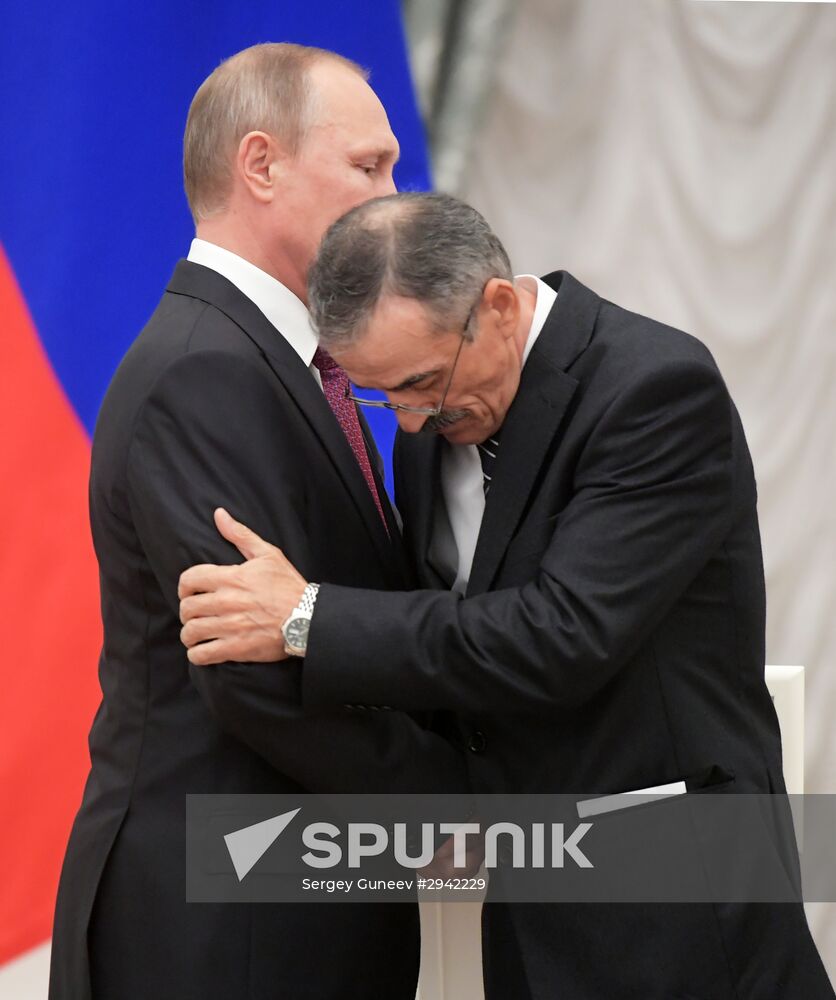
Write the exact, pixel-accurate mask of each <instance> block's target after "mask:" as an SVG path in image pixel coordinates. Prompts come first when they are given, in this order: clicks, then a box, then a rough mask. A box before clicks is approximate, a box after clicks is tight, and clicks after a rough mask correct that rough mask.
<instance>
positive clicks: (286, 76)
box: [183, 42, 369, 223]
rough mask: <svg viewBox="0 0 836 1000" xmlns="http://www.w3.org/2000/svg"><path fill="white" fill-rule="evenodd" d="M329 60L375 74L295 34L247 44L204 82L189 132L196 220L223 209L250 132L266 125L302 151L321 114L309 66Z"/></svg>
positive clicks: (188, 168) (189, 180)
mask: <svg viewBox="0 0 836 1000" xmlns="http://www.w3.org/2000/svg"><path fill="white" fill-rule="evenodd" d="M322 60H332V61H334V62H338V63H341V64H342V65H344V66H345V67H346V68H348V69H350V70H353V71H354V72H356V73H357V74H358V75H360V76H361V77H362V78H363V79H364V80H366V79H368V76H369V74H368V73H367V71H366V70H364V69H363V68H362V67H361V66H358V65H357V63H354V62H352V61H351V60H350V59H345V58H344V57H343V56H340V55H337V53H335V52H328V51H327V50H326V49H317V48H313V47H312V46H307V45H293V44H291V43H290V42H268V43H265V44H263V45H253V46H251V47H250V48H248V49H243V50H242V51H241V52H238V53H236V54H235V55H234V56H231V57H230V58H229V59H227V60H225V61H224V62H222V63H221V64H220V66H218V67H217V69H215V70H214V71H213V72H212V73H211V74H210V75H209V76H208V77H207V78H206V79H205V80H204V81H203V83H202V84H201V85H200V87H199V88H198V91H197V93H196V94H195V96H194V99H193V100H192V103H191V107H190V108H189V115H188V119H187V120H186V133H185V135H184V137H183V178H184V182H185V188H186V197H187V198H188V201H189V208H190V209H191V212H192V217H193V218H194V221H195V223H198V222H199V221H200V220H201V219H205V218H208V217H209V216H211V215H214V214H216V213H217V212H220V211H223V209H224V208H225V207H226V201H227V198H228V197H229V191H230V187H231V183H232V167H233V158H234V155H235V151H236V150H237V148H238V144H239V143H240V142H241V140H242V139H243V138H244V136H245V135H246V134H247V133H248V132H256V131H260V132H267V133H268V134H269V135H272V136H275V138H277V139H278V140H279V141H280V142H282V143H283V144H284V146H285V148H286V149H288V150H289V152H290V153H291V155H295V154H296V153H297V152H298V150H299V147H300V146H301V144H302V141H303V139H304V138H305V135H306V134H307V131H308V129H309V128H310V126H311V125H312V124H313V123H314V121H315V120H316V115H317V111H318V108H317V103H318V102H317V101H316V99H315V98H316V95H315V94H314V92H313V88H312V87H311V86H310V84H309V79H308V72H309V70H310V69H311V67H312V66H313V65H314V64H315V63H317V62H320V61H322Z"/></svg>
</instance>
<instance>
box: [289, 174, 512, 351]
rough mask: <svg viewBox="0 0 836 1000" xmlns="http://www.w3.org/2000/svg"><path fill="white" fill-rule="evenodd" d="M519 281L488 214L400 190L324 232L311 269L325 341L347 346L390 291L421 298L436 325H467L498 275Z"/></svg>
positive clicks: (312, 301) (316, 316)
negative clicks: (482, 295) (487, 218)
mask: <svg viewBox="0 0 836 1000" xmlns="http://www.w3.org/2000/svg"><path fill="white" fill-rule="evenodd" d="M494 277H497V278H507V279H508V280H509V281H513V272H512V270H511V263H510V261H509V259H508V254H507V253H506V252H505V248H504V247H503V246H502V244H501V243H500V241H499V239H498V238H497V236H496V235H495V234H494V232H493V231H492V230H491V228H490V226H489V225H488V224H487V222H486V221H485V220H484V218H483V217H482V216H481V215H480V214H479V213H478V212H477V211H476V209H475V208H471V206H470V205H466V204H465V203H464V202H462V201H459V200H458V199H457V198H453V197H451V196H450V195H446V194H416V193H414V194H394V195H388V196H387V197H385V198H375V199H373V200H372V201H367V202H364V203H363V204H362V205H358V206H357V207H356V208H353V209H352V210H351V211H350V212H347V213H346V214H345V215H344V216H342V218H340V219H338V220H337V221H336V222H335V223H334V224H333V225H332V226H331V228H330V229H329V230H328V232H327V233H326V234H325V237H324V238H323V240H322V243H321V245H320V248H319V253H318V254H317V257H316V260H315V261H314V263H313V265H312V267H311V270H310V272H309V274H308V305H309V308H310V311H311V317H312V319H313V323H314V326H315V327H316V329H317V331H318V333H319V338H320V343H321V344H322V346H323V347H325V348H326V349H328V348H333V347H346V346H348V345H349V344H352V343H355V342H356V341H357V340H359V339H360V338H361V337H362V336H363V334H364V333H365V331H366V328H367V326H368V323H369V320H370V319H371V317H372V315H373V313H374V311H375V308H376V307H377V304H378V302H379V301H380V300H381V298H383V297H384V296H386V295H398V296H403V297H404V298H409V299H417V300H418V301H420V302H421V303H422V304H423V305H424V306H425V307H426V309H427V311H428V312H429V314H430V318H431V320H432V322H433V326H434V328H435V329H436V330H437V331H439V332H441V331H448V332H449V330H450V329H451V326H452V324H453V323H467V327H466V329H465V336H467V337H469V338H472V337H473V335H474V334H473V331H472V330H471V329H470V322H469V319H470V311H471V310H472V309H473V307H474V305H475V304H476V303H477V302H478V301H479V296H480V294H481V292H482V290H483V289H484V287H485V285H486V283H487V282H488V281H489V280H490V279H491V278H494Z"/></svg>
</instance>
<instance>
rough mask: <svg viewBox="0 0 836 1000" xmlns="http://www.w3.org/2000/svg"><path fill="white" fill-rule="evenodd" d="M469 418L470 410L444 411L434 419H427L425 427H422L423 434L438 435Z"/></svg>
mask: <svg viewBox="0 0 836 1000" xmlns="http://www.w3.org/2000/svg"><path fill="white" fill-rule="evenodd" d="M468 416H470V411H469V410H442V411H441V413H438V414H436V415H435V416H434V417H427V419H426V420H425V421H424V425H423V426H422V427H421V433H422V434H437V433H438V432H439V431H443V430H446V428H448V427H452V426H453V424H457V423H458V422H459V421H460V420H464V418H465V417H468Z"/></svg>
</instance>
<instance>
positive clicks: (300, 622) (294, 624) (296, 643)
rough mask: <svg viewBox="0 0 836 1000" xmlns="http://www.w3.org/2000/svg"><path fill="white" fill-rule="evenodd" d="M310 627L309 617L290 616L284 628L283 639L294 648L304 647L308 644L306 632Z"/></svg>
mask: <svg viewBox="0 0 836 1000" xmlns="http://www.w3.org/2000/svg"><path fill="white" fill-rule="evenodd" d="M310 629H311V620H310V618H291V619H290V621H289V622H288V623H287V626H286V628H285V641H286V642H287V644H288V646H293V647H294V648H295V649H304V648H305V646H307V644H308V632H309V631H310Z"/></svg>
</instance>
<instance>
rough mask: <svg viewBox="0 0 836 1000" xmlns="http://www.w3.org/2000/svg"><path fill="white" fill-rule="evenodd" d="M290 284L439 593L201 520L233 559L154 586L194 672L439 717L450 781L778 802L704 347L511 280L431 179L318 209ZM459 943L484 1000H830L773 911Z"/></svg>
mask: <svg viewBox="0 0 836 1000" xmlns="http://www.w3.org/2000/svg"><path fill="white" fill-rule="evenodd" d="M309 299H310V303H311V308H312V315H313V317H314V320H315V323H316V325H317V328H318V330H319V334H320V343H322V344H325V345H327V348H328V350H329V351H330V352H331V353H332V354H333V355H334V356H335V357H336V358H338V359H339V361H340V363H341V364H342V365H343V367H344V368H345V369H346V371H347V372H348V373H349V375H350V377H351V379H352V381H353V382H354V383H355V384H357V385H360V386H368V387H373V388H375V389H379V390H383V391H384V392H385V393H386V396H387V399H388V401H389V404H390V405H392V407H393V408H394V409H395V411H396V414H397V419H398V423H399V425H400V431H401V432H403V433H399V435H398V439H397V443H396V452H395V478H396V486H397V501H398V504H399V506H400V509H401V512H402V514H403V517H404V529H405V537H406V539H407V541H408V544H409V546H410V549H411V551H412V553H413V556H414V558H415V560H416V562H417V564H418V568H419V571H420V574H421V577H422V580H423V582H424V584H425V585H426V586H427V587H432V588H436V589H427V590H423V591H413V592H405V593H404V592H400V593H398V592H394V593H392V592H389V593H384V592H379V591H370V590H357V589H352V588H350V587H342V586H335V585H334V583H333V582H332V581H329V580H327V578H325V579H320V580H319V581H318V584H319V585H318V586H317V585H310V584H308V583H307V582H306V581H305V580H304V579H300V578H299V576H298V574H297V573H296V571H295V570H294V568H293V567H292V566H291V565H290V564H289V563H287V561H286V560H285V559H284V557H283V556H282V553H281V552H279V551H278V550H276V549H274V548H273V547H272V546H269V545H267V544H266V543H264V542H262V541H261V540H260V539H259V538H257V537H256V536H254V535H253V533H252V532H251V531H250V530H249V528H247V527H245V526H244V525H241V524H240V523H238V522H235V521H233V520H231V519H230V518H229V515H227V514H226V513H223V512H221V513H219V514H218V515H217V523H218V526H219V527H220V528H221V530H222V531H223V533H224V535H225V536H226V537H227V538H228V539H229V540H231V541H234V542H235V543H236V544H237V545H238V546H239V548H241V550H242V551H243V552H245V554H251V555H253V556H254V558H252V559H251V561H250V562H248V563H246V564H245V565H244V566H243V567H235V568H229V567H223V566H196V567H193V568H192V569H190V570H188V571H186V573H184V574H183V576H182V577H181V580H180V595H181V598H182V601H181V619H182V620H183V621H184V623H185V624H184V628H183V632H182V637H183V640H184V642H185V643H186V645H187V646H189V647H190V648H189V657H190V659H191V660H192V662H193V663H195V664H201V665H206V664H214V663H218V662H220V661H221V660H224V659H227V658H232V659H240V660H258V661H276V660H281V659H283V658H284V657H285V656H286V655H288V654H289V655H293V656H295V657H300V658H303V659H301V660H293V661H291V662H293V663H298V662H301V663H302V667H301V692H300V696H301V699H302V704H303V705H305V706H307V707H309V708H315V707H321V706H330V705H336V704H341V703H343V702H367V703H369V702H370V703H373V704H386V705H392V706H397V707H399V708H404V709H418V708H427V709H441V710H449V711H452V712H454V713H455V715H456V720H457V727H458V734H459V739H460V741H461V744H462V746H463V747H465V748H466V750H467V753H468V760H469V772H470V779H471V782H472V785H473V788H474V791H476V792H477V793H491V792H531V793H552V794H554V793H575V794H577V795H584V796H587V797H590V796H595V795H613V796H615V797H618V796H619V795H620V794H621V793H628V792H636V791H645V792H647V791H649V790H650V789H654V788H659V787H660V786H665V787H668V788H669V789H680V790H682V791H685V790H687V791H688V792H700V791H709V792H710V791H712V790H716V791H738V792H753V793H757V792H760V793H770V792H782V791H783V790H784V783H783V777H782V769H781V745H780V734H779V730H778V724H777V719H776V717H775V712H774V709H773V707H772V704H771V701H770V697H769V694H768V691H767V689H766V686H765V683H764V677H763V672H764V579H763V566H762V560H761V551H760V542H759V536H758V523H757V513H756V491H755V481H754V475H753V471H752V466H751V461H750V458H749V453H748V449H747V446H746V441H745V438H744V435H743V430H742V427H741V424H740V420H739V417H738V415H737V412H736V410H735V407H734V405H733V403H732V401H731V399H730V398H729V394H728V392H727V390H726V387H725V385H724V383H723V380H722V378H721V376H720V374H719V372H718V370H717V367H716V365H715V363H714V361H713V359H712V358H711V355H710V354H709V352H708V351H707V350H706V349H705V347H704V346H703V345H702V344H701V343H699V341H697V340H695V339H694V338H692V337H689V336H687V335H686V334H683V333H680V332H678V331H675V330H672V329H669V328H667V327H664V326H662V325H661V324H659V323H656V322H654V321H652V320H650V319H647V318H645V317H642V316H637V315H635V314H632V313H629V312H627V311H626V310H624V309H621V308H619V307H618V306H616V305H614V304H612V303H610V302H606V301H604V300H602V299H601V298H599V297H598V296H597V295H595V294H594V292H592V291H590V290H589V289H587V288H585V287H584V286H583V285H581V284H580V283H579V282H578V281H576V280H575V279H574V278H573V277H572V276H571V275H569V274H567V273H565V272H555V273H553V274H550V275H548V276H547V277H546V278H544V279H537V278H516V279H515V278H514V277H513V274H512V272H511V268H510V265H509V262H508V258H507V255H506V254H505V251H504V250H503V249H502V246H501V244H500V243H499V241H498V240H497V238H496V236H495V235H494V234H493V233H492V231H491V230H490V228H489V227H488V225H487V223H486V222H485V221H484V219H482V218H481V216H480V215H479V214H478V213H477V212H476V211H475V210H473V209H471V208H470V207H469V206H467V205H464V204H462V203H461V202H458V201H456V200H455V199H452V198H449V197H446V196H443V195H397V196H392V197H388V198H384V199H380V200H377V201H373V202H370V203H368V204H366V205H363V206H360V207H358V208H356V209H354V210H353V211H352V212H350V213H348V214H347V215H346V216H344V217H343V218H342V219H341V220H340V221H338V222H337V223H335V225H334V226H333V227H332V228H331V229H330V230H329V232H328V234H327V235H326V238H325V239H324V241H323V243H322V246H321V248H320V250H319V253H318V256H317V260H316V263H315V265H314V267H313V269H312V271H311V274H310V278H309ZM360 402H366V401H365V400H363V399H362V398H361V399H360ZM366 405H368V403H367V402H366ZM416 432H417V433H416ZM421 432H424V433H421ZM310 586H314V587H315V591H316V592H315V593H314V594H313V595H312V599H311V601H310V602H309V603H308V605H307V606H306V607H297V605H298V604H299V600H300V597H301V596H302V594H303V592H305V593H309V591H308V588H309V587H310ZM282 623H284V635H282V633H281V631H280V626H281V625H282ZM291 629H292V631H293V637H292V641H288V632H289V630H291ZM207 669H209V670H213V669H216V668H215V667H207ZM273 669H275V670H277V671H282V670H285V669H287V667H286V666H285V665H283V664H281V663H278V664H274V666H273ZM654 808H656V807H654ZM659 808H662V807H659ZM657 815H658V814H657ZM779 849H780V848H779ZM782 860H783V861H784V863H785V864H786V867H787V871H792V870H793V866H794V864H795V859H794V857H793V855H792V851H789V853H787V854H783V855H782ZM483 944H484V951H483V956H484V957H483V961H484V969H485V986H486V992H487V995H488V997H489V998H490V1000H507V998H509V997H513V998H514V1000H525V998H531V1000H541V998H542V1000H546V998H549V1000H551V998H554V997H557V996H559V997H561V998H564V1000H588V998H592V997H596V998H597V997H601V998H604V997H606V998H619V1000H627V998H629V1000H648V998H651V997H653V998H660V1000H661V998H663V997H664V998H665V1000H673V998H677V1000H685V998H694V1000H708V998H709V997H711V998H723V1000H732V998H734V1000H744V998H746V1000H766V998H770V1000H777V998H779V997H780V998H784V1000H794V998H796V997H805V998H816V1000H824V998H832V997H833V991H832V989H831V988H830V986H829V984H828V982H827V976H826V973H825V972H824V969H823V966H822V964H821V961H820V959H819V957H818V955H817V953H816V950H815V947H814V945H813V943H812V939H811V938H810V935H809V931H808V929H807V926H806V922H805V918H804V914H803V910H802V908H801V906H800V905H795V904H791V905H769V904H761V905H749V904H740V905H727V904H722V905H711V904H706V903H703V904H693V905H671V904H658V905H646V904H633V903H622V904H619V905H607V904H587V905H583V906H578V905H572V904H562V905H561V904H557V903H555V904H551V903H550V904H542V905H537V904H532V903H519V904H509V905H505V904H496V903H492V904H489V905H487V906H486V907H485V910H484V914H483Z"/></svg>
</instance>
